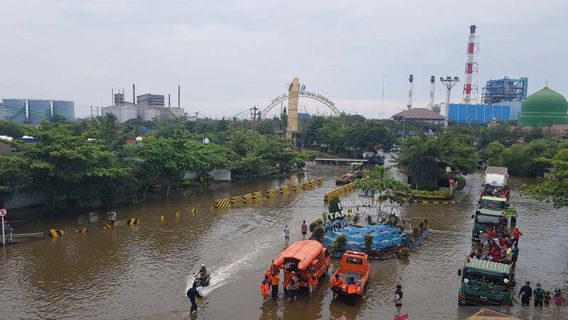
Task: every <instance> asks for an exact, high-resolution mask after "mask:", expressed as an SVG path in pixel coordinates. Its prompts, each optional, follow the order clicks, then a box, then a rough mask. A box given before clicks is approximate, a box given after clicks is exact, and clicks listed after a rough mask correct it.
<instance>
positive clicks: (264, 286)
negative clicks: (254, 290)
mask: <svg viewBox="0 0 568 320" xmlns="http://www.w3.org/2000/svg"><path fill="white" fill-rule="evenodd" d="M260 294H262V297H263V298H264V300H266V299H267V298H268V295H269V294H270V279H268V276H266V275H265V276H264V280H262V283H261V284H260Z"/></svg>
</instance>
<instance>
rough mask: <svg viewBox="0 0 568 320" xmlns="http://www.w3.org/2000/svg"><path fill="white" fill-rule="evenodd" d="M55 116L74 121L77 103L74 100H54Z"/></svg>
mask: <svg viewBox="0 0 568 320" xmlns="http://www.w3.org/2000/svg"><path fill="white" fill-rule="evenodd" d="M53 118H62V119H65V120H67V121H73V120H74V119H75V103H74V102H73V101H61V100H53Z"/></svg>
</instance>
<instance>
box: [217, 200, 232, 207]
mask: <svg viewBox="0 0 568 320" xmlns="http://www.w3.org/2000/svg"><path fill="white" fill-rule="evenodd" d="M230 206H231V200H229V199H228V198H220V199H217V201H215V208H217V209H226V208H229V207H230Z"/></svg>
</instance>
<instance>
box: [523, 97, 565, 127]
mask: <svg viewBox="0 0 568 320" xmlns="http://www.w3.org/2000/svg"><path fill="white" fill-rule="evenodd" d="M554 124H568V101H566V98H564V96H562V95H561V94H560V93H558V92H556V91H554V90H552V89H550V88H548V87H544V88H542V89H541V90H539V91H537V92H535V93H533V94H531V95H530V96H529V97H528V98H527V100H526V101H525V102H523V106H522V107H521V117H520V119H519V125H521V126H522V127H550V126H552V125H554Z"/></svg>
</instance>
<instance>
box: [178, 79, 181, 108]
mask: <svg viewBox="0 0 568 320" xmlns="http://www.w3.org/2000/svg"><path fill="white" fill-rule="evenodd" d="M180 87H181V86H180V85H179V84H178V108H180V105H181V89H180Z"/></svg>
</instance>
